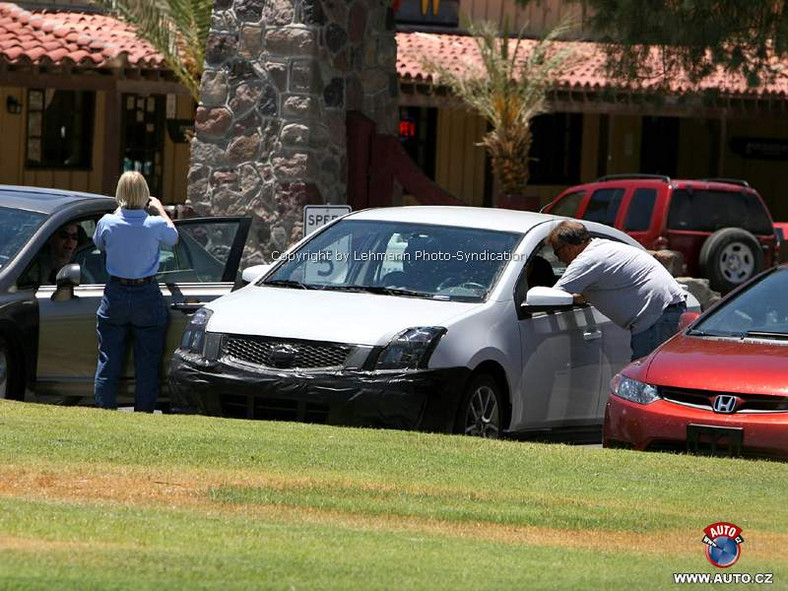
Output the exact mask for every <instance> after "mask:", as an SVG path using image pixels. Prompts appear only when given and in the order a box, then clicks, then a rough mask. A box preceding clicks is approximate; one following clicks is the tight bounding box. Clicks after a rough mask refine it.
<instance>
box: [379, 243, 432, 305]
mask: <svg viewBox="0 0 788 591" xmlns="http://www.w3.org/2000/svg"><path fill="white" fill-rule="evenodd" d="M440 267H441V260H440V248H439V244H438V242H437V240H435V239H434V238H429V237H427V236H423V235H414V236H411V237H410V238H409V240H408V246H407V247H405V250H404V251H403V253H402V271H393V272H391V273H388V274H387V275H386V276H385V277H384V278H383V285H384V286H386V287H395V288H396V287H399V288H403V289H411V290H413V291H424V292H430V291H433V290H435V289H436V288H437V286H438V284H439V283H440V281H441V278H442V273H441V271H440Z"/></svg>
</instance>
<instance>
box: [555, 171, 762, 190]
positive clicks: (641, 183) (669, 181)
mask: <svg viewBox="0 0 788 591" xmlns="http://www.w3.org/2000/svg"><path fill="white" fill-rule="evenodd" d="M609 185H615V186H618V187H620V186H635V187H642V188H649V189H653V188H659V187H665V186H666V187H668V188H669V189H689V188H692V189H713V190H716V191H731V192H736V193H754V194H757V191H756V190H755V189H754V188H753V187H751V186H749V185H748V184H747V183H746V181H739V180H736V179H673V178H669V177H667V176H666V177H661V178H655V177H654V175H643V176H638V175H632V176H629V175H626V174H621V175H610V176H608V177H602V178H599V179H596V180H594V181H589V182H587V183H583V184H581V185H574V186H572V187H569V188H568V189H567V190H566V191H565V192H566V193H572V192H574V191H577V190H578V189H585V188H588V187H599V186H602V187H604V186H609Z"/></svg>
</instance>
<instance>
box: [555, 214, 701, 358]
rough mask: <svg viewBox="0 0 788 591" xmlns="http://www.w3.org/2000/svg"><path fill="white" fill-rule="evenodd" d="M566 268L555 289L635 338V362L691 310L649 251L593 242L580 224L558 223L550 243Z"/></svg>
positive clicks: (598, 241)
mask: <svg viewBox="0 0 788 591" xmlns="http://www.w3.org/2000/svg"><path fill="white" fill-rule="evenodd" d="M548 240H549V242H550V245H551V246H552V247H553V252H554V253H555V256H556V257H557V258H558V259H559V260H560V261H561V262H563V263H565V264H566V265H567V267H566V271H565V272H564V274H563V276H562V277H561V278H560V279H559V280H558V282H557V283H556V284H555V288H556V289H561V290H563V291H567V292H569V293H571V294H573V296H574V300H575V303H578V304H581V303H585V302H586V301H587V302H588V303H590V304H592V305H593V306H594V307H596V308H597V309H598V310H599V311H600V312H601V313H602V314H604V315H605V316H607V317H608V318H610V320H612V321H613V322H615V323H616V324H617V325H619V326H621V327H622V328H624V329H627V330H629V331H630V332H631V335H632V336H631V341H630V342H631V346H632V359H633V360H635V359H639V358H641V357H645V356H646V355H648V354H649V353H651V351H653V350H654V349H656V348H657V347H658V346H659V345H661V344H662V343H663V342H665V341H666V340H668V339H669V338H670V337H671V336H673V335H674V334H675V333H676V331H677V330H678V323H679V317H680V316H681V314H682V312H684V310H686V304H685V298H684V290H683V289H682V288H681V286H680V285H679V284H678V283H677V282H676V280H675V279H674V278H673V277H672V276H671V274H670V273H668V271H667V269H665V267H663V266H662V264H660V262H659V261H657V260H656V259H655V258H654V257H653V256H651V255H650V254H648V252H646V251H645V250H642V249H639V248H636V247H634V246H630V245H628V244H622V243H620V242H615V241H613V240H604V239H602V238H593V239H592V238H591V235H590V234H589V233H588V230H587V229H586V227H585V226H584V225H583V224H581V223H580V222H576V221H564V222H561V223H559V224H558V225H557V226H556V227H555V228H553V230H552V232H550V236H549V237H548Z"/></svg>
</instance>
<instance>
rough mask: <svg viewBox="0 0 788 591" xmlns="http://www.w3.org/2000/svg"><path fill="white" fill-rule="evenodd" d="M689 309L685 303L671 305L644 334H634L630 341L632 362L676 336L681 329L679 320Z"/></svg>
mask: <svg viewBox="0 0 788 591" xmlns="http://www.w3.org/2000/svg"><path fill="white" fill-rule="evenodd" d="M686 309H687V305H686V304H685V303H684V302H681V303H679V304H671V305H670V306H668V307H667V308H665V310H664V311H663V312H662V316H660V317H659V319H658V320H657V321H656V322H655V323H654V324H652V325H651V326H650V327H649V328H647V329H646V330H644V331H643V332H639V333H637V334H633V335H632V337H631V339H630V344H631V346H632V361H634V360H635V359H640V358H641V357H645V356H646V355H648V354H649V353H651V352H652V351H653V350H654V349H656V348H657V347H659V346H660V345H661V344H662V343H664V342H665V341H667V340H668V339H669V338H670V337H672V336H673V335H674V334H676V331H678V329H679V318H681V315H682V314H683V313H684V311H685V310H686Z"/></svg>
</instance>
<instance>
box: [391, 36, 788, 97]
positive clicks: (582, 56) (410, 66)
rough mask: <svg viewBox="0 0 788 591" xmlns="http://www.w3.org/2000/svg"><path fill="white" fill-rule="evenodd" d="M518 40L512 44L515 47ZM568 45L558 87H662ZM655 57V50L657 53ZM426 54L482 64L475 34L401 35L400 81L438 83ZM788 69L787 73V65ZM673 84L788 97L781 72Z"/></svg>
mask: <svg viewBox="0 0 788 591" xmlns="http://www.w3.org/2000/svg"><path fill="white" fill-rule="evenodd" d="M514 43H515V41H514V40H512V41H511V42H510V45H511V46H512V48H514ZM535 44H536V42H535V41H530V40H523V41H522V43H521V46H520V50H521V51H529V50H530V49H531V48H533V46H534V45H535ZM559 44H560V45H562V46H564V47H567V46H568V47H569V49H570V51H571V52H572V53H573V55H574V56H575V57H574V59H573V60H572V61H573V63H572V65H571V66H570V67H567V68H566V69H565V70H564V71H563V72H562V73H561V74H560V75H559V77H558V86H559V88H562V89H565V90H573V91H586V92H598V91H601V90H624V91H627V90H636V91H637V90H640V91H643V90H645V91H648V90H649V89H652V90H653V89H656V88H657V87H658V86H659V82H660V81H659V79H657V78H654V79H651V80H645V81H641V82H640V83H639V84H638V85H635V84H633V83H629V82H624V81H620V80H614V79H611V78H610V77H609V76H608V75H606V74H605V71H604V64H605V54H604V52H603V50H602V48H601V46H600V45H598V44H596V43H590V42H559ZM652 54H653V56H654V58H655V59H656V57H657V53H656V49H655V50H654V51H653V52H652ZM422 56H433V57H436V56H437V57H438V58H439V59H440V61H441V63H442V64H443V65H444V66H445V67H447V68H450V69H454V70H455V71H462V70H467V69H468V68H469V67H474V66H475V67H481V60H480V59H479V53H478V50H477V48H476V43H475V42H474V40H473V38H472V37H469V36H463V35H448V34H436V33H423V32H414V33H403V32H400V33H397V72H398V74H399V77H400V80H403V81H412V82H424V83H430V84H431V83H433V78H432V75H431V74H429V73H428V71H427V70H426V69H425V68H424V66H423V65H422V61H423V57H422ZM782 65H783V66H784V68H783V72H788V64H782ZM668 87H669V88H670V90H671V91H672V92H674V93H676V94H683V93H685V92H691V91H693V90H694V91H698V90H701V91H702V90H710V89H717V90H719V91H720V92H721V93H722V94H724V95H727V96H731V97H752V98H754V97H762V98H769V97H772V98H780V99H784V98H786V96H788V77H786V76H785V75H781V76H779V77H777V79H776V80H774V81H773V82H771V83H769V84H766V85H764V86H761V87H758V88H751V87H748V86H747V82H746V80H745V78H744V77H743V76H738V75H730V74H726V73H725V72H722V71H719V72H717V73H715V74H714V75H712V76H709V77H708V78H706V79H704V80H703V81H702V82H701V83H700V84H698V85H697V86H693V84H692V83H691V82H690V80H689V78H687V77H686V76H682V77H677V78H674V79H671V80H670V81H669V84H668Z"/></svg>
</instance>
